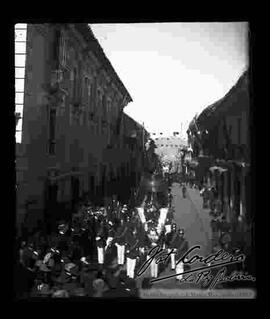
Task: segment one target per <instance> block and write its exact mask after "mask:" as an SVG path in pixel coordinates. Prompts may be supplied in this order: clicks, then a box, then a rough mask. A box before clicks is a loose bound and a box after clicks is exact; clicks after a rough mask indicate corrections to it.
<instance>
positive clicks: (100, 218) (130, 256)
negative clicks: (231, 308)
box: [15, 200, 188, 298]
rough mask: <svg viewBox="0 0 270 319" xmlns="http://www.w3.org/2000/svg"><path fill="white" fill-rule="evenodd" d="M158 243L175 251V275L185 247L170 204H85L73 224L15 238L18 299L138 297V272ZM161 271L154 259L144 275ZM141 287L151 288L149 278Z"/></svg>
mask: <svg viewBox="0 0 270 319" xmlns="http://www.w3.org/2000/svg"><path fill="white" fill-rule="evenodd" d="M161 215H162V218H163V220H162V221H161V219H162V218H161ZM182 242H184V245H183V244H182ZM157 245H158V246H159V247H162V248H163V249H166V250H168V249H175V253H173V254H171V258H170V260H169V261H170V262H171V268H172V269H173V270H175V271H176V273H177V272H178V273H179V271H181V270H182V268H183V265H182V264H181V263H180V264H178V265H175V260H176V259H177V258H178V256H179V254H183V253H184V250H187V249H188V245H187V242H186V240H185V239H184V230H183V229H177V226H176V224H175V223H174V220H173V210H172V208H171V207H170V204H169V205H168V206H165V205H163V207H162V206H158V204H157V203H153V201H146V202H145V203H144V204H143V206H142V207H140V208H134V209H131V208H130V207H128V205H126V204H120V203H119V202H118V201H117V200H113V201H112V202H111V203H110V204H109V205H107V206H106V207H94V206H93V205H91V203H89V202H87V203H84V204H82V205H81V206H80V208H79V209H78V211H77V212H76V214H74V215H73V216H72V221H71V222H69V223H68V222H66V221H62V222H60V223H59V224H58V225H57V229H56V231H54V232H52V233H50V234H47V233H46V232H45V231H43V230H42V229H39V230H38V231H36V232H35V233H33V234H31V236H29V237H28V238H24V239H23V240H21V241H20V242H19V247H18V249H17V252H18V258H17V261H18V263H17V268H16V271H15V276H16V278H15V284H16V288H15V289H16V294H17V297H25V298H28V297H37V296H44V297H55V298H56V297H71V296H87V297H101V296H103V297H106V296H107V297H111V296H117V297H121V296H136V294H137V286H136V282H135V278H136V271H137V270H138V269H139V268H140V266H141V265H142V264H143V263H144V262H145V261H146V260H147V259H148V258H149V255H148V252H149V251H150V250H151V248H153V247H155V246H157ZM179 246H181V247H182V248H181V251H179V249H178V248H179ZM164 266H165V265H164ZM160 271H162V266H161V265H160V264H156V263H155V260H153V262H152V263H151V267H150V269H149V272H150V274H148V276H147V277H148V279H150V278H156V277H157V276H158V274H159V272H160ZM176 279H177V280H180V279H181V276H177V278H176ZM144 285H145V287H147V285H148V286H149V280H147V278H146V280H144V281H143V286H144Z"/></svg>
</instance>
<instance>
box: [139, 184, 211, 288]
mask: <svg viewBox="0 0 270 319" xmlns="http://www.w3.org/2000/svg"><path fill="white" fill-rule="evenodd" d="M172 195H173V199H172V206H173V207H174V210H175V212H174V220H175V222H176V224H177V226H178V228H184V230H185V237H186V239H187V241H188V243H189V248H191V247H193V246H195V245H200V249H197V250H195V251H194V252H192V253H191V254H190V256H191V257H192V256H194V255H200V256H207V255H208V254H209V253H210V247H211V228H210V216H209V209H203V208H202V206H203V205H202V204H203V201H202V197H201V196H200V194H199V190H197V189H192V188H189V187H187V196H186V198H183V196H182V189H181V187H180V185H179V184H178V183H174V184H173V185H172ZM200 266H203V265H202V264H200V263H197V262H196V263H195V265H191V269H194V268H199V267H200ZM149 272H150V271H149V270H148V271H147V272H146V273H145V274H144V275H143V276H141V277H139V278H137V283H138V286H139V287H140V283H141V281H142V277H149ZM173 274H175V271H172V270H171V265H170V263H169V264H168V266H167V267H166V268H165V269H164V270H163V271H162V272H161V273H160V274H159V277H165V276H169V275H173ZM152 287H153V288H170V289H175V288H181V289H191V288H193V289H198V288H200V287H199V286H198V284H195V283H187V282H177V281H176V279H175V277H173V278H170V279H166V280H162V281H158V282H155V283H153V286H152Z"/></svg>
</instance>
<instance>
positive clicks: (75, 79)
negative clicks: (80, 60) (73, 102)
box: [73, 68, 77, 99]
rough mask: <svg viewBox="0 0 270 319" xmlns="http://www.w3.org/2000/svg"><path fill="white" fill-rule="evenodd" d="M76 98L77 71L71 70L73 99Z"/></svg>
mask: <svg viewBox="0 0 270 319" xmlns="http://www.w3.org/2000/svg"><path fill="white" fill-rule="evenodd" d="M76 98H77V69H76V68H74V69H73V99H76Z"/></svg>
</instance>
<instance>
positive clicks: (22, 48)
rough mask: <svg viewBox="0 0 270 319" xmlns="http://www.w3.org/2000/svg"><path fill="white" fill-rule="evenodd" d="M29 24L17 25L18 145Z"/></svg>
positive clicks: (20, 131) (20, 130)
mask: <svg viewBox="0 0 270 319" xmlns="http://www.w3.org/2000/svg"><path fill="white" fill-rule="evenodd" d="M26 41H27V24H25V23H17V24H16V25H15V43H14V45H15V117H16V143H21V142H22V122H23V108H24V84H25V63H26V43H27V42H26Z"/></svg>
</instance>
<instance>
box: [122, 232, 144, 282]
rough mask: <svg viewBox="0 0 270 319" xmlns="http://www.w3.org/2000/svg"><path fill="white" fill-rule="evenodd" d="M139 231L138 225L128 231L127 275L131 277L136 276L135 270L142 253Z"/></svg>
mask: <svg viewBox="0 0 270 319" xmlns="http://www.w3.org/2000/svg"><path fill="white" fill-rule="evenodd" d="M137 235H138V232H137V229H136V227H133V228H132V229H131V230H130V231H129V232H128V233H127V244H126V246H127V249H126V252H127V254H126V256H127V276H128V277H129V278H132V279H133V278H134V271H135V267H136V260H137V258H138V257H139V254H140V248H141V247H140V246H141V243H140V240H139V238H138V236H137Z"/></svg>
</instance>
